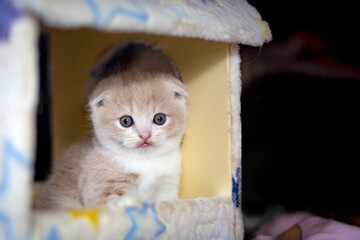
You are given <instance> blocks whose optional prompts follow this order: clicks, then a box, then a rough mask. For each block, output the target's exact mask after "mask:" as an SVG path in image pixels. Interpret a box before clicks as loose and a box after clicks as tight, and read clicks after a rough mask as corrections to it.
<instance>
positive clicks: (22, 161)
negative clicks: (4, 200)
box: [0, 141, 32, 197]
mask: <svg viewBox="0 0 360 240" xmlns="http://www.w3.org/2000/svg"><path fill="white" fill-rule="evenodd" d="M11 161H14V162H16V163H17V164H19V165H21V166H23V167H25V168H28V169H31V167H32V164H31V162H30V161H29V160H28V159H26V158H25V157H24V156H23V155H22V154H21V153H20V152H19V151H17V150H16V149H15V147H14V146H13V145H12V144H11V143H10V142H8V141H6V142H5V144H4V155H3V162H2V164H3V166H2V173H1V175H0V176H1V177H2V179H1V182H0V197H1V196H2V195H3V194H4V192H5V191H6V189H7V188H8V186H9V180H10V173H11V169H10V168H11V166H10V164H11Z"/></svg>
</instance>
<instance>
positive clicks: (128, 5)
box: [84, 0, 148, 26]
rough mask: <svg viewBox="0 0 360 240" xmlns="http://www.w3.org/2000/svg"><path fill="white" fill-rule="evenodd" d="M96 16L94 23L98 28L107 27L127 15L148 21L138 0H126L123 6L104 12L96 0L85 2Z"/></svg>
mask: <svg viewBox="0 0 360 240" xmlns="http://www.w3.org/2000/svg"><path fill="white" fill-rule="evenodd" d="M84 1H85V3H86V4H87V5H88V7H89V8H90V10H91V12H92V13H93V15H94V23H95V25H97V26H101V25H105V24H106V23H108V22H110V21H111V20H112V19H113V18H114V17H116V16H118V15H125V16H128V17H131V18H134V19H136V20H139V21H141V22H146V21H147V20H148V14H147V13H146V11H145V10H144V8H143V7H142V6H141V5H140V4H139V3H138V2H137V1H136V0H126V1H124V2H123V5H122V6H111V7H110V8H109V7H108V8H107V9H108V10H107V11H106V10H103V9H102V8H101V6H104V4H98V3H97V2H96V0H84Z"/></svg>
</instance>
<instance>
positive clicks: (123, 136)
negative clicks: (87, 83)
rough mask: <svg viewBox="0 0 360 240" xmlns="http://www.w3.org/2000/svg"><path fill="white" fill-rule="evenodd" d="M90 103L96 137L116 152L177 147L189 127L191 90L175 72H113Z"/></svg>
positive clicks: (96, 91) (96, 90) (98, 87)
mask: <svg viewBox="0 0 360 240" xmlns="http://www.w3.org/2000/svg"><path fill="white" fill-rule="evenodd" d="M89 105H90V109H91V120H92V122H93V127H94V131H95V134H96V137H97V138H98V139H99V141H100V142H101V143H102V144H103V145H104V146H105V147H107V148H111V150H114V151H116V152H122V153H124V152H128V153H151V152H153V153H155V152H163V153H164V152H166V151H169V150H173V149H174V148H175V147H178V146H179V145H180V142H181V139H182V136H183V134H184V131H185V127H186V122H187V91H186V88H185V86H184V85H183V84H182V83H181V82H180V81H179V80H177V79H176V78H174V77H172V76H171V75H164V74H150V73H142V72H131V73H121V74H118V75H116V76H112V77H110V78H107V79H104V80H102V81H101V82H100V84H99V85H98V86H97V87H96V89H95V90H94V91H93V94H92V95H91V97H90V103H89Z"/></svg>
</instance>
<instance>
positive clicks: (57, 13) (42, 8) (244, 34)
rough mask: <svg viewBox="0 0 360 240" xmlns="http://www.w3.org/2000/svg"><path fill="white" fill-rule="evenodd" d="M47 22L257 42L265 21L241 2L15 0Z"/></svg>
mask: <svg viewBox="0 0 360 240" xmlns="http://www.w3.org/2000/svg"><path fill="white" fill-rule="evenodd" d="M16 2H17V3H18V4H19V6H20V7H22V8H24V9H26V10H28V11H30V12H33V13H34V14H35V15H37V16H38V17H39V18H40V19H41V20H42V21H43V22H45V23H46V24H47V25H50V26H54V27H62V28H64V27H65V28H78V27H95V28H98V29H101V30H105V31H121V32H129V33H130V32H131V33H134V32H139V33H150V34H160V35H169V36H179V37H192V38H202V39H206V40H214V41H222V42H229V43H230V42H233V43H241V44H247V45H251V46H261V45H262V44H264V43H265V42H268V41H270V40H271V32H270V29H269V26H268V24H267V22H265V21H263V20H262V19H261V16H260V14H259V13H258V12H257V10H256V9H255V8H254V7H252V6H251V5H249V4H248V3H247V1H246V0H16Z"/></svg>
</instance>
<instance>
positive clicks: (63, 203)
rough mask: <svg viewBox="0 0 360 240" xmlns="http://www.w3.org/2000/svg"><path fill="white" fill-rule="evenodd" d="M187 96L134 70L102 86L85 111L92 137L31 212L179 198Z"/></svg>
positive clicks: (161, 77)
mask: <svg viewBox="0 0 360 240" xmlns="http://www.w3.org/2000/svg"><path fill="white" fill-rule="evenodd" d="M187 96H188V93H187V90H186V87H185V86H184V84H183V83H182V82H181V81H179V80H178V79H176V78H175V77H174V76H172V75H170V74H165V73H151V72H141V71H134V70H132V71H130V72H123V73H117V74H114V75H111V76H109V77H107V78H105V79H103V80H101V81H100V82H99V83H98V84H97V86H96V87H95V89H94V90H93V92H92V93H91V95H90V98H89V103H88V105H89V109H90V119H91V122H92V125H93V130H94V136H92V137H90V138H87V139H84V140H82V141H79V142H77V143H75V144H73V145H72V146H71V147H70V148H69V149H68V150H67V151H66V152H65V155H64V156H63V158H62V159H61V161H60V162H58V164H57V165H56V166H55V169H54V172H53V174H52V175H51V177H50V179H49V180H48V181H47V182H46V183H45V185H44V186H43V187H42V189H41V190H40V192H39V195H38V198H37V201H36V204H35V206H36V208H42V209H50V208H69V207H88V206H98V205H105V204H115V203H116V202H117V201H119V199H120V198H123V197H135V198H138V199H140V200H143V201H158V200H168V199H175V198H177V197H178V192H179V181H180V174H181V153H180V144H181V141H182V137H183V135H184V132H185V127H186V123H187Z"/></svg>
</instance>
